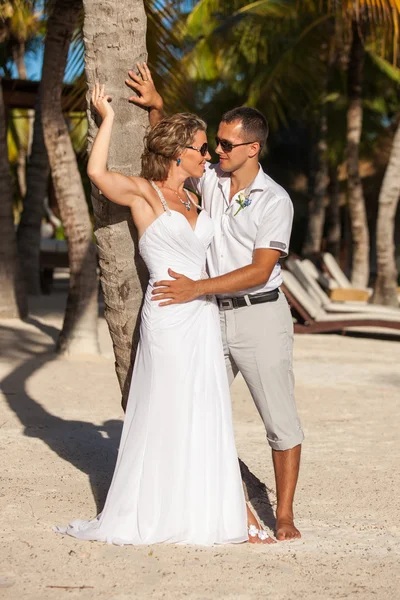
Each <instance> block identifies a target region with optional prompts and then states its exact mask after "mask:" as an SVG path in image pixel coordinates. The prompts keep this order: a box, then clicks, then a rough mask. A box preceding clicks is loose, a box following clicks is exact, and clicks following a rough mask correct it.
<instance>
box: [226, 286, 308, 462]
mask: <svg viewBox="0 0 400 600" xmlns="http://www.w3.org/2000/svg"><path fill="white" fill-rule="evenodd" d="M220 318H221V331H222V342H223V347H224V355H225V365H226V369H227V372H228V378H229V383H230V384H231V383H232V382H233V380H234V378H235V377H236V375H237V373H238V372H239V371H240V373H241V374H242V375H243V378H244V380H245V382H246V384H247V386H248V388H249V390H250V393H251V395H252V397H253V400H254V402H255V405H256V407H257V409H258V412H259V413H260V416H261V418H262V420H263V422H264V425H265V429H266V432H267V440H268V443H269V445H270V446H271V448H273V449H274V450H289V449H290V448H294V447H295V446H297V445H298V444H301V443H302V441H303V439H304V434H303V431H302V428H301V424H300V420H299V417H298V414H297V409H296V403H295V399H294V376H293V321H292V317H291V314H290V309H289V306H288V303H287V300H286V298H285V296H284V294H283V293H282V292H281V291H280V293H279V297H278V299H277V300H276V301H275V302H264V303H262V304H253V305H251V306H244V307H243V308H237V309H232V310H225V311H223V310H220Z"/></svg>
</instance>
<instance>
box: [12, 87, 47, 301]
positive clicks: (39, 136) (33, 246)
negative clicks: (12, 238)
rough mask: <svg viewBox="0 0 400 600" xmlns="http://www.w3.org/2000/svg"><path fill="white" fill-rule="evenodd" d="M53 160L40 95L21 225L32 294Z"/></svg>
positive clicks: (24, 265)
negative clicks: (49, 153) (45, 137)
mask: <svg viewBox="0 0 400 600" xmlns="http://www.w3.org/2000/svg"><path fill="white" fill-rule="evenodd" d="M49 174H50V168H49V161H48V158H47V150H46V146H45V143H44V137H43V125H42V115H41V106H40V96H38V98H37V100H36V108H35V123H34V126H33V141H32V152H31V156H30V159H29V162H28V168H27V193H26V196H25V198H24V200H23V210H22V214H21V220H20V222H19V226H18V252H19V256H20V259H21V264H22V269H23V276H24V279H25V284H26V288H27V291H28V293H29V294H33V295H39V294H40V293H41V289H40V226H41V222H42V218H43V215H44V206H43V202H44V198H45V197H46V195H47V188H48V184H49Z"/></svg>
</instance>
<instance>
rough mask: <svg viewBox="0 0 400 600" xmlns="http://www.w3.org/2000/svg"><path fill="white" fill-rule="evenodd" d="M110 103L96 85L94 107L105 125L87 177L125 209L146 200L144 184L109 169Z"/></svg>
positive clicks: (112, 118)
mask: <svg viewBox="0 0 400 600" xmlns="http://www.w3.org/2000/svg"><path fill="white" fill-rule="evenodd" d="M110 101H111V98H110V96H107V95H106V94H105V91H104V85H103V86H100V84H99V83H98V82H96V84H95V86H94V89H93V92H92V103H93V106H94V108H95V109H96V110H97V112H98V113H99V115H100V116H101V118H102V123H101V126H100V128H99V131H98V133H97V136H96V139H95V141H94V143H93V146H92V151H91V153H90V158H89V162H88V166H87V174H88V176H89V178H90V179H91V180H92V181H93V183H94V184H95V185H96V186H97V187H98V188H99V190H100V191H101V192H102V194H104V196H106V197H107V198H108V199H109V200H111V201H112V202H115V203H116V204H121V205H122V206H132V204H133V202H134V201H135V198H137V197H138V196H142V197H143V193H142V190H141V187H142V186H141V185H140V183H141V181H142V180H141V179H140V178H138V177H127V176H125V175H122V174H121V173H115V172H113V171H108V169H107V157H108V150H109V147H110V140H111V132H112V128H113V123H114V110H113V108H112V106H111V104H110Z"/></svg>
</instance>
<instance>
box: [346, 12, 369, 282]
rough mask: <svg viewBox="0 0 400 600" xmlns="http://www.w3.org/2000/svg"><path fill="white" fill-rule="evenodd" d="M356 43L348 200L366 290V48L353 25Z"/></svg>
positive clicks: (357, 268) (359, 277) (355, 260)
mask: <svg viewBox="0 0 400 600" xmlns="http://www.w3.org/2000/svg"><path fill="white" fill-rule="evenodd" d="M352 30H353V41H352V45H351V51H350V62H349V72H348V94H349V106H348V109H347V177H348V200H349V210H350V219H351V231H352V238H353V247H352V275H351V281H352V283H353V285H354V286H355V287H358V288H365V287H367V285H368V280H369V231H368V223H367V214H366V210H365V200H364V193H363V189H362V182H361V178H360V172H359V149H360V138H361V130H362V117H363V112H362V97H361V88H362V75H363V70H364V46H363V42H362V39H361V37H360V32H359V26H358V24H357V22H355V21H353V24H352Z"/></svg>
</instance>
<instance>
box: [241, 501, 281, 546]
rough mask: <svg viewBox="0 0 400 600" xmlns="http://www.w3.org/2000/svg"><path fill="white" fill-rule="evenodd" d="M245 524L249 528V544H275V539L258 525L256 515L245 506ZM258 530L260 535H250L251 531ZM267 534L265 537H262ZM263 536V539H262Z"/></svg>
mask: <svg viewBox="0 0 400 600" xmlns="http://www.w3.org/2000/svg"><path fill="white" fill-rule="evenodd" d="M247 525H248V528H249V544H276V541H275V540H274V539H273V538H272V537H270V536H269V535H268V534H267V532H266V531H264V530H263V528H262V526H261V525H260V523H259V522H258V520H257V519H256V517H255V516H254V515H253V513H252V511H251V510H250V508H249V507H248V506H247ZM258 531H260V532H261V534H260V536H258V535H257V533H256V534H255V535H251V534H252V532H258ZM264 536H267V537H264ZM262 538H264V539H262Z"/></svg>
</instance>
